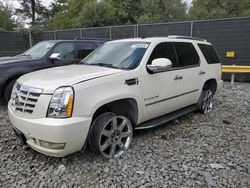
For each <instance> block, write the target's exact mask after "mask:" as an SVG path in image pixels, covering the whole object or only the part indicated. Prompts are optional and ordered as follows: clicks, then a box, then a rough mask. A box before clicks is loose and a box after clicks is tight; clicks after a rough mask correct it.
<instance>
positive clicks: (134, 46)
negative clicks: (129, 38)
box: [81, 42, 149, 69]
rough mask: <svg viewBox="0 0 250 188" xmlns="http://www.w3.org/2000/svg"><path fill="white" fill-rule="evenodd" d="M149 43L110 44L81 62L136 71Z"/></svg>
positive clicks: (101, 47) (106, 44)
mask: <svg viewBox="0 0 250 188" xmlns="http://www.w3.org/2000/svg"><path fill="white" fill-rule="evenodd" d="M148 46H149V43H147V42H108V43H105V44H103V45H101V46H100V47H99V48H97V49H96V50H95V51H94V52H92V53H91V54H90V55H89V56H87V57H86V58H85V59H83V60H82V61H81V63H82V64H88V65H96V66H106V67H111V68H118V69H134V68H136V67H137V66H138V65H139V63H140V61H141V60H142V58H143V56H144V54H145V52H146V50H147V48H148Z"/></svg>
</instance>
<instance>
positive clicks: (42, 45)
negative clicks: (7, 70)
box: [21, 41, 56, 58]
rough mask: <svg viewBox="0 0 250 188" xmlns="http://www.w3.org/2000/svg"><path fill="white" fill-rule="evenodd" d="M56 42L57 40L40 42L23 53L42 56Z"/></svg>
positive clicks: (37, 56)
mask: <svg viewBox="0 0 250 188" xmlns="http://www.w3.org/2000/svg"><path fill="white" fill-rule="evenodd" d="M55 43H56V42H55V41H45V42H39V43H38V44H36V45H35V46H33V47H32V48H30V49H29V50H27V51H26V52H24V53H22V54H21V55H22V56H30V57H31V58H42V57H43V56H44V55H45V54H46V53H47V52H48V51H49V50H50V49H51V48H52V47H53V46H54V45H55Z"/></svg>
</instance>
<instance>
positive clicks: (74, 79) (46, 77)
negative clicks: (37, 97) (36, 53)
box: [18, 65, 123, 94]
mask: <svg viewBox="0 0 250 188" xmlns="http://www.w3.org/2000/svg"><path fill="white" fill-rule="evenodd" d="M122 71H123V70H120V69H113V68H107V67H100V66H89V65H69V66H63V67H57V68H50V69H44V70H40V71H36V72H32V73H29V74H26V75H24V76H22V77H21V78H19V79H18V83H20V84H22V85H25V86H30V87H35V88H40V89H43V93H47V94H52V93H54V91H55V90H56V89H57V88H59V87H61V86H72V85H74V84H78V83H79V82H84V81H88V80H93V79H96V78H100V77H104V76H108V75H112V74H116V73H119V72H122Z"/></svg>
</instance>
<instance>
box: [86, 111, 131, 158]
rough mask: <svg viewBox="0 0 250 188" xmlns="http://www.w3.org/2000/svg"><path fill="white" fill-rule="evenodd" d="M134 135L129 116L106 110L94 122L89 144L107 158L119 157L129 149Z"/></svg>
mask: <svg viewBox="0 0 250 188" xmlns="http://www.w3.org/2000/svg"><path fill="white" fill-rule="evenodd" d="M132 135H133V127H132V124H131V122H130V120H129V119H128V118H127V117H125V116H119V115H115V114H114V113H111V112H106V113H103V114H102V115H100V116H99V117H97V118H96V119H95V121H94V122H93V124H92V129H91V131H90V135H89V145H90V148H91V149H92V150H93V151H95V152H99V153H101V155H102V156H103V157H105V158H108V159H111V158H119V157H121V156H122V155H123V154H124V153H125V151H126V150H127V149H128V147H129V145H130V143H131V140H132Z"/></svg>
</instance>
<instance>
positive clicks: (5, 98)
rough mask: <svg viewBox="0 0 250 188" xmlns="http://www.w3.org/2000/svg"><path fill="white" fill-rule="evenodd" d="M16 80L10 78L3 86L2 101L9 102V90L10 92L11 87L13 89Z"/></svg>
mask: <svg viewBox="0 0 250 188" xmlns="http://www.w3.org/2000/svg"><path fill="white" fill-rule="evenodd" d="M15 82H16V80H12V81H10V82H9V83H8V84H7V86H6V87H5V91H4V101H5V102H6V103H8V102H9V100H10V97H11V92H12V89H13V86H14V84H15Z"/></svg>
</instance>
